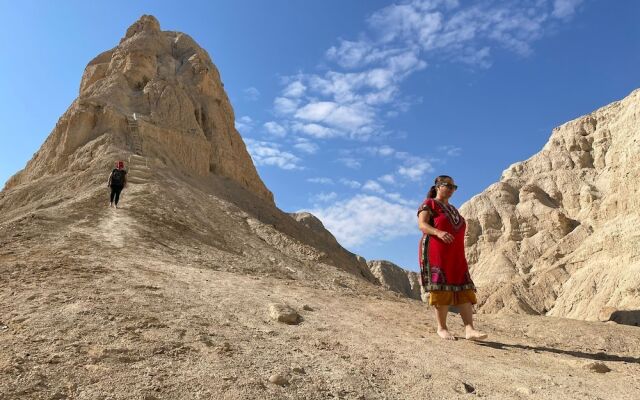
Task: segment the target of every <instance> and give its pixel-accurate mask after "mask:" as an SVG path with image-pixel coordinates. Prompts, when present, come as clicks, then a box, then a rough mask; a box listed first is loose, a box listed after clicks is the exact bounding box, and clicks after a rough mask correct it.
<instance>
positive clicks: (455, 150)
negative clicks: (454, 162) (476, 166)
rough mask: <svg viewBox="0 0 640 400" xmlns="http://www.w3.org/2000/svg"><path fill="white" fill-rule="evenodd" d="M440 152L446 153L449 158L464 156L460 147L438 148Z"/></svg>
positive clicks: (447, 146)
mask: <svg viewBox="0 0 640 400" xmlns="http://www.w3.org/2000/svg"><path fill="white" fill-rule="evenodd" d="M438 151H439V152H441V153H444V154H445V155H447V156H449V157H458V156H459V155H460V154H462V149H461V148H460V147H456V146H451V145H446V146H438Z"/></svg>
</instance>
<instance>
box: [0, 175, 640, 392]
mask: <svg viewBox="0 0 640 400" xmlns="http://www.w3.org/2000/svg"><path fill="white" fill-rule="evenodd" d="M164 182H165V183H164V184H163V185H162V186H158V185H154V184H151V183H148V184H142V185H131V186H130V187H129V188H128V189H127V190H125V192H123V203H122V206H123V208H121V209H119V210H114V209H109V208H107V207H106V200H105V196H106V193H105V191H106V189H105V188H103V187H101V186H95V187H93V188H92V189H91V190H89V191H87V192H86V193H83V194H82V196H78V198H76V199H67V200H64V201H61V202H52V203H51V204H52V205H47V204H45V205H42V204H41V205H40V206H39V209H37V208H38V207H31V208H29V206H24V207H22V208H19V207H18V208H16V209H19V210H20V211H19V212H18V211H15V210H16V209H14V211H12V212H9V211H5V212H4V214H3V218H2V219H1V220H0V221H1V222H0V246H1V247H0V321H1V323H0V325H6V326H7V328H6V329H3V330H0V349H2V350H1V351H0V377H1V379H0V398H2V399H24V398H42V399H63V398H73V399H197V398H203V399H205V398H207V399H208V398H215V399H259V398H274V399H280V398H295V399H301V398H304V399H326V398H345V399H384V398H387V399H424V398H443V399H448V398H452V399H453V398H461V397H469V396H479V397H485V398H548V399H557V398H560V397H562V398H578V399H582V398H584V399H597V398H601V399H612V398H615V399H636V398H638V397H640V330H639V329H638V328H635V327H630V326H622V325H616V324H603V323H595V322H584V321H574V320H566V319H560V318H550V317H527V316H499V317H497V316H491V315H479V316H478V325H479V327H480V328H481V329H483V330H486V331H487V332H489V333H490V335H491V336H490V340H489V341H486V342H484V343H474V342H469V341H466V340H458V341H456V342H452V343H445V342H443V341H441V340H440V339H439V338H438V337H437V336H436V335H435V334H434V322H433V319H432V318H431V314H430V310H429V309H428V308H427V306H425V305H423V304H422V303H419V302H417V301H412V300H407V299H404V298H400V297H398V296H396V295H394V294H393V293H390V292H386V291H384V290H382V289H381V288H379V287H376V286H374V285H373V284H371V283H369V282H367V281H366V280H364V279H361V278H358V277H356V276H355V275H353V274H350V273H347V272H344V271H341V270H339V269H337V268H335V267H333V266H330V265H326V264H322V263H320V262H319V261H314V260H313V258H312V257H307V259H305V258H304V257H303V256H296V257H294V255H295V252H296V251H302V250H304V246H298V247H295V246H296V245H295V243H294V242H295V241H292V243H294V244H293V245H291V244H288V245H287V244H286V243H285V242H286V240H285V239H283V238H280V239H278V240H280V242H278V243H285V245H283V246H284V247H283V246H281V247H280V248H278V247H277V246H274V245H273V243H269V242H274V240H275V239H273V238H270V237H268V235H267V236H265V235H266V234H264V232H263V233H262V236H260V235H258V234H256V233H255V230H256V229H266V228H265V226H267V225H265V224H264V223H263V222H262V221H264V220H265V219H268V218H267V217H265V216H264V215H262V216H260V214H261V211H260V210H254V211H251V210H249V212H247V209H244V210H243V209H241V208H239V207H237V206H235V205H233V204H231V203H228V202H226V201H225V200H223V197H224V196H222V197H219V196H218V195H215V194H214V192H213V191H207V190H205V189H202V192H199V191H197V190H193V188H190V187H187V186H186V184H183V183H181V182H180V181H179V180H177V179H175V180H173V179H171V178H170V177H168V178H166V180H165V181H164ZM220 185H222V184H220ZM232 189H233V188H231V189H229V190H228V191H227V192H226V193H227V194H228V195H229V196H230V194H229V193H231V192H232ZM217 190H218V192H217V193H218V194H220V193H222V192H223V190H221V189H220V187H218V189H217ZM220 196H221V195H220ZM4 201H5V202H6V201H8V200H7V199H6V198H5V199H4ZM198 210H200V213H198ZM254 217H255V219H254ZM247 221H253V222H252V223H247ZM256 226H262V228H259V227H258V228H256ZM252 229H253V230H254V231H252ZM271 234H272V235H275V234H277V231H274V232H272V233H271ZM287 246H289V247H287ZM292 246H293V247H292ZM302 253H304V252H302ZM302 253H300V254H302ZM270 303H287V304H289V305H290V306H292V307H293V308H294V309H296V310H298V311H299V313H300V315H301V316H302V318H303V321H302V322H301V323H300V324H299V325H285V324H282V323H278V322H275V321H273V320H272V319H270V317H269V315H268V305H269V304H270ZM304 305H307V306H310V308H311V309H312V310H309V311H307V310H304V309H303V306H304ZM307 308H309V307H307ZM450 318H451V326H452V328H453V331H454V332H455V333H456V334H458V335H459V334H461V333H462V329H461V326H460V325H461V321H460V318H459V317H458V316H456V315H453V314H452V315H451V317H450ZM594 362H599V363H603V364H604V365H606V366H607V367H608V368H610V369H611V371H610V372H606V373H598V372H595V371H594V370H592V369H590V368H589V365H592V363H594ZM273 374H281V375H283V376H284V377H285V378H286V379H287V380H288V381H289V383H288V384H287V385H285V386H278V385H275V384H272V383H270V382H269V377H270V376H271V375H273ZM464 384H467V385H468V386H467V388H466V389H465V386H464ZM472 388H473V389H472ZM466 391H472V393H470V394H465V392H466Z"/></svg>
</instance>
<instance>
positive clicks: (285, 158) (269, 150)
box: [245, 139, 303, 170]
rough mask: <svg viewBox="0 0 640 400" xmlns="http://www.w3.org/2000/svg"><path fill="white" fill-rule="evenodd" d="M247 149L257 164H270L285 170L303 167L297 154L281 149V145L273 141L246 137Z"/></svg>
mask: <svg viewBox="0 0 640 400" xmlns="http://www.w3.org/2000/svg"><path fill="white" fill-rule="evenodd" d="M245 142H246V144H247V150H248V151H249V154H250V155H251V158H252V159H253V162H254V163H255V164H256V165H270V166H275V167H278V168H282V169H285V170H294V169H303V168H302V167H301V166H300V165H299V163H300V161H301V160H300V159H299V158H298V157H296V156H295V155H293V154H291V153H289V152H286V151H283V150H280V145H279V144H278V143H273V142H263V141H258V140H253V139H245Z"/></svg>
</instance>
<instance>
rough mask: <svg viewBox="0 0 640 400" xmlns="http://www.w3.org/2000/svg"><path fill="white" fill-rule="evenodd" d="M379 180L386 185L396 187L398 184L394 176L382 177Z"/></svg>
mask: <svg viewBox="0 0 640 400" xmlns="http://www.w3.org/2000/svg"><path fill="white" fill-rule="evenodd" d="M378 180H379V181H380V182H382V183H386V184H388V185H394V184H395V183H396V178H395V176H393V174H386V175H382V176H381V177H379V178H378Z"/></svg>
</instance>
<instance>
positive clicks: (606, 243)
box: [461, 90, 640, 320]
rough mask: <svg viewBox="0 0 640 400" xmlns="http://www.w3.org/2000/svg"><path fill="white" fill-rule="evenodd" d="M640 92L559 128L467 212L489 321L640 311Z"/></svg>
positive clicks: (472, 259)
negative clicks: (502, 314)
mask: <svg viewBox="0 0 640 400" xmlns="http://www.w3.org/2000/svg"><path fill="white" fill-rule="evenodd" d="M639 209H640V90H636V91H634V92H633V93H631V94H630V95H629V96H628V97H626V98H625V99H623V100H621V101H617V102H615V103H612V104H610V105H608V106H605V107H603V108H601V109H599V110H597V111H595V112H593V113H591V114H589V115H586V116H583V117H580V118H578V119H576V120H573V121H570V122H568V123H566V124H564V125H562V126H560V127H558V128H556V129H554V130H553V133H552V135H551V137H550V139H549V141H548V143H547V144H546V145H545V146H544V148H543V149H542V151H540V152H539V153H538V154H536V155H534V156H533V157H531V158H530V159H528V160H526V161H523V162H518V163H515V164H513V165H511V166H510V167H509V168H508V169H507V170H505V171H504V173H503V174H502V177H501V178H500V181H499V182H497V183H495V184H493V185H491V186H490V187H489V188H487V189H486V190H485V191H484V192H482V193H481V194H479V195H477V196H475V197H473V198H472V199H471V200H469V201H468V202H467V203H465V204H464V205H463V206H462V207H461V212H462V214H463V215H464V216H465V217H466V218H467V222H468V230H467V237H466V244H467V256H468V260H469V263H470V266H471V271H472V275H473V277H474V280H475V282H476V284H477V286H478V287H479V288H480V289H481V294H482V295H481V296H480V298H481V300H482V304H481V310H482V311H483V312H499V311H515V312H524V313H533V314H545V315H553V316H563V317H571V318H579V319H590V320H595V319H597V318H598V314H599V312H600V310H601V309H603V308H604V307H614V308H615V309H621V310H637V309H639V308H640V291H639V289H638V288H639V287H640V244H639V243H640V233H638V229H637V226H638V224H639V223H640V213H639V211H638V210H639Z"/></svg>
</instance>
